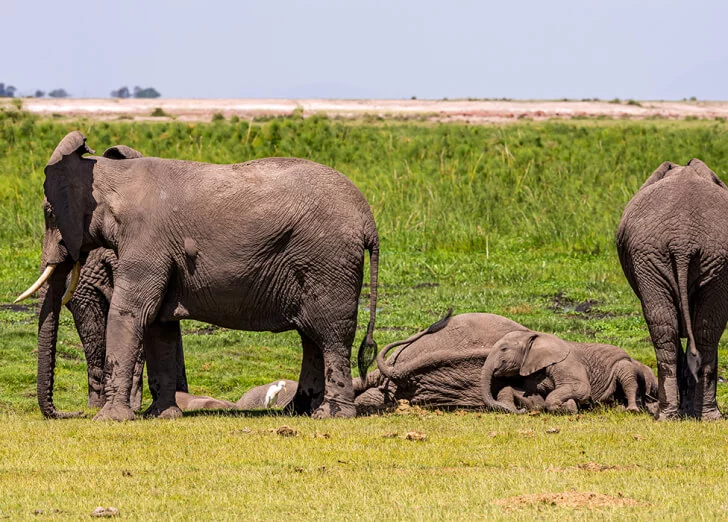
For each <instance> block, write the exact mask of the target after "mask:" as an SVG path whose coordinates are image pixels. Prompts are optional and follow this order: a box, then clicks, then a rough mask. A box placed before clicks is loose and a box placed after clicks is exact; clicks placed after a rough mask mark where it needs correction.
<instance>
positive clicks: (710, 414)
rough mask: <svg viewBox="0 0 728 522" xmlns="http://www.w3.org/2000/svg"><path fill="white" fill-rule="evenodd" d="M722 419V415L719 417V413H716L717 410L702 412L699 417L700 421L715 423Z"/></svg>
mask: <svg viewBox="0 0 728 522" xmlns="http://www.w3.org/2000/svg"><path fill="white" fill-rule="evenodd" d="M722 418H723V415H721V413H720V411H718V408H715V409H710V410H707V411H704V412H703V414H702V415H701V416H700V419H701V420H704V421H716V420H720V419H722Z"/></svg>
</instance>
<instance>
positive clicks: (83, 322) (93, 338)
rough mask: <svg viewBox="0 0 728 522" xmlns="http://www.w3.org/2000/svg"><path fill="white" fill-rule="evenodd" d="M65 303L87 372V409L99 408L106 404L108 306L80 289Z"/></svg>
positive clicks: (106, 302) (90, 293)
mask: <svg viewBox="0 0 728 522" xmlns="http://www.w3.org/2000/svg"><path fill="white" fill-rule="evenodd" d="M81 290H87V291H86V292H81V291H77V294H78V295H76V294H74V296H73V298H72V299H71V300H70V301H69V302H68V305H67V307H68V310H69V311H70V312H71V315H72V316H73V322H74V324H75V325H76V331H77V332H78V337H79V338H80V339H81V344H83V351H84V354H85V356H86V368H87V372H88V406H89V408H101V407H102V406H103V405H104V403H105V402H106V398H105V397H104V359H105V357H106V314H107V313H108V311H109V303H108V301H106V298H105V297H104V296H103V295H102V294H100V293H98V292H94V291H93V290H88V289H87V288H82V289H81Z"/></svg>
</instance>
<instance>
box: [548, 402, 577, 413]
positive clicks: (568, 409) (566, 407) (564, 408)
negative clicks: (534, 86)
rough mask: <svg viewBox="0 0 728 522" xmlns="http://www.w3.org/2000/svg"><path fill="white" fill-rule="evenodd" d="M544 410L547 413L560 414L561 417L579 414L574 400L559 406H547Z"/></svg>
mask: <svg viewBox="0 0 728 522" xmlns="http://www.w3.org/2000/svg"><path fill="white" fill-rule="evenodd" d="M546 409H547V410H548V412H549V413H555V414H562V415H575V414H577V413H579V408H578V406H577V405H576V401H575V400H574V399H569V400H567V401H565V402H562V403H561V404H551V405H547V406H546Z"/></svg>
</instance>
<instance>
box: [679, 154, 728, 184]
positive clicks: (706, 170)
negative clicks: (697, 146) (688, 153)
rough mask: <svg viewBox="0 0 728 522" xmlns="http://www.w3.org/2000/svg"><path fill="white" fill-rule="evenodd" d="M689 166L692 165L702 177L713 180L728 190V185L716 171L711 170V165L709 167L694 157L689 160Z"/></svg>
mask: <svg viewBox="0 0 728 522" xmlns="http://www.w3.org/2000/svg"><path fill="white" fill-rule="evenodd" d="M686 166H687V167H691V168H692V169H693V170H694V171H695V172H697V173H698V175H699V176H700V177H701V178H705V179H707V180H709V181H712V182H713V183H715V184H716V185H718V186H719V187H722V188H724V189H726V190H728V186H726V184H725V183H723V181H722V180H721V179H720V178H719V177H718V176H717V175H716V173H715V172H713V171H712V170H710V167H708V166H707V165H706V164H705V163H703V162H702V161H700V160H699V159H698V158H693V159H691V160H690V161H688V164H687V165H686Z"/></svg>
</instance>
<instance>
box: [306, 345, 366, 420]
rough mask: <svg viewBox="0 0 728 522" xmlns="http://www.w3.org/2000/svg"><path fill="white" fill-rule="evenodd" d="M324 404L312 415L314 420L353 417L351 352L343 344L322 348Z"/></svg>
mask: <svg viewBox="0 0 728 522" xmlns="http://www.w3.org/2000/svg"><path fill="white" fill-rule="evenodd" d="M323 351H324V371H325V376H326V380H325V383H324V384H325V389H324V402H323V403H322V404H321V405H320V406H319V407H318V408H316V410H315V411H314V413H313V417H314V418H315V419H326V418H329V417H343V418H348V417H355V416H356V406H355V405H354V387H353V385H352V382H351V365H350V360H351V350H350V349H349V348H347V347H346V346H345V345H344V344H343V343H337V344H334V345H333V346H332V345H328V346H326V345H325V346H324V350H323Z"/></svg>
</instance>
